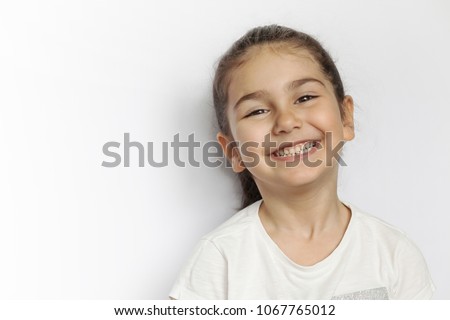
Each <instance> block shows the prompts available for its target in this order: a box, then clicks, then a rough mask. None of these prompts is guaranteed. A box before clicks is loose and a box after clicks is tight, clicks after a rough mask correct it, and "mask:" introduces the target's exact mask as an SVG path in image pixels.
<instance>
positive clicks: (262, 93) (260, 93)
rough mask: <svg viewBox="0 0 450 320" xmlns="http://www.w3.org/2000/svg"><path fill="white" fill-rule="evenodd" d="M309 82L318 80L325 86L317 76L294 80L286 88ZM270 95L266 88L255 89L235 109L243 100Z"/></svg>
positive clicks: (241, 100)
mask: <svg viewBox="0 0 450 320" xmlns="http://www.w3.org/2000/svg"><path fill="white" fill-rule="evenodd" d="M307 82H317V83H320V84H321V85H322V86H323V87H325V84H324V83H323V82H322V81H320V80H318V79H315V78H304V79H298V80H294V81H292V82H291V83H290V84H288V85H287V87H286V89H287V90H288V91H290V90H293V89H295V88H298V87H301V86H302V85H304V84H305V83H307ZM268 95H269V93H268V92H267V91H266V90H259V91H255V92H252V93H249V94H246V95H244V96H242V97H241V98H240V99H239V100H238V101H237V102H236V104H235V105H234V107H233V109H235V110H236V109H237V108H238V107H239V105H240V104H241V103H242V102H244V101H247V100H256V99H260V98H262V97H264V96H268Z"/></svg>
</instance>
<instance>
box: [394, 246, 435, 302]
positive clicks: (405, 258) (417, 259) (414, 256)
mask: <svg viewBox="0 0 450 320" xmlns="http://www.w3.org/2000/svg"><path fill="white" fill-rule="evenodd" d="M396 260H397V270H396V272H397V281H396V283H395V284H394V288H393V289H394V292H393V293H394V296H393V297H392V298H393V299H402V300H422V299H431V298H432V296H433V293H434V291H435V287H434V284H433V281H432V279H431V276H430V273H429V271H428V267H427V264H426V262H425V259H424V257H423V255H422V253H421V252H420V250H419V248H417V246H416V245H415V244H413V243H412V242H411V241H410V240H408V239H406V238H405V239H403V241H402V243H401V245H400V246H399V248H398V250H397V252H396Z"/></svg>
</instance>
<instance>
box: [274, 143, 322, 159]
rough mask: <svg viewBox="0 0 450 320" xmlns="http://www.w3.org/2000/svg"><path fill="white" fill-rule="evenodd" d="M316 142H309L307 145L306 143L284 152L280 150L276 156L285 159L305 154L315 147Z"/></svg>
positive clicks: (286, 149)
mask: <svg viewBox="0 0 450 320" xmlns="http://www.w3.org/2000/svg"><path fill="white" fill-rule="evenodd" d="M314 145H315V142H314V141H308V142H307V143H304V144H302V145H296V146H294V147H288V148H285V149H284V150H278V151H277V152H275V155H276V156H279V157H284V156H289V155H294V154H304V153H306V152H308V151H309V150H310V149H311V148H312V147H314Z"/></svg>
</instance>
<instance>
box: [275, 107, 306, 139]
mask: <svg viewBox="0 0 450 320" xmlns="http://www.w3.org/2000/svg"><path fill="white" fill-rule="evenodd" d="M302 125H303V122H302V120H301V119H300V117H299V116H298V114H296V113H295V111H294V110H289V109H287V110H278V112H277V115H276V118H275V123H274V126H273V134H282V133H290V132H291V131H292V130H294V129H300V128H301V127H302Z"/></svg>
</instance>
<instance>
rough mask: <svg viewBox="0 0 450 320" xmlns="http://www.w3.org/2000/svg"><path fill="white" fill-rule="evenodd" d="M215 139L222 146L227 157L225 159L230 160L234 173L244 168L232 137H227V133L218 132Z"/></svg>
mask: <svg viewBox="0 0 450 320" xmlns="http://www.w3.org/2000/svg"><path fill="white" fill-rule="evenodd" d="M216 137H217V141H218V142H219V144H220V146H221V147H222V150H223V153H224V154H225V156H226V157H227V159H228V160H229V161H230V162H231V166H232V168H233V171H234V172H236V173H239V172H242V171H244V170H245V166H244V164H243V162H242V159H241V155H240V153H239V149H238V147H237V146H236V143H235V141H234V139H232V138H230V137H228V136H227V135H225V134H223V133H222V132H219V133H218V134H217V136H216Z"/></svg>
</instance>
